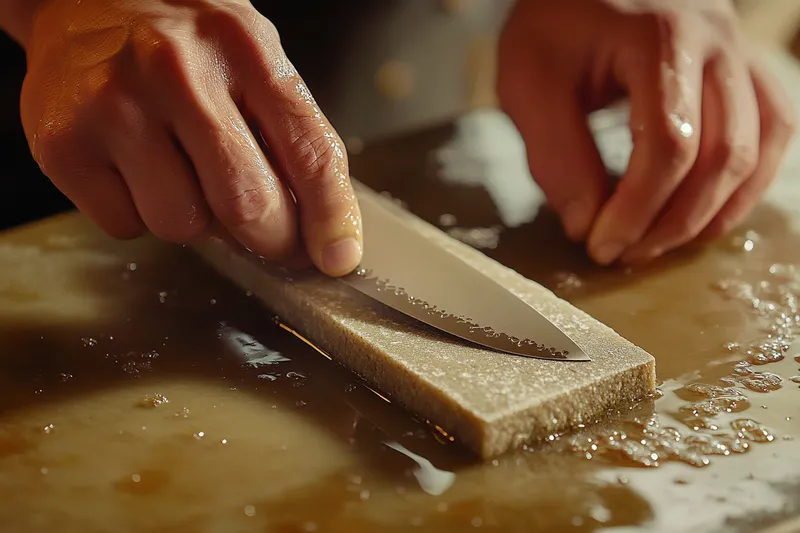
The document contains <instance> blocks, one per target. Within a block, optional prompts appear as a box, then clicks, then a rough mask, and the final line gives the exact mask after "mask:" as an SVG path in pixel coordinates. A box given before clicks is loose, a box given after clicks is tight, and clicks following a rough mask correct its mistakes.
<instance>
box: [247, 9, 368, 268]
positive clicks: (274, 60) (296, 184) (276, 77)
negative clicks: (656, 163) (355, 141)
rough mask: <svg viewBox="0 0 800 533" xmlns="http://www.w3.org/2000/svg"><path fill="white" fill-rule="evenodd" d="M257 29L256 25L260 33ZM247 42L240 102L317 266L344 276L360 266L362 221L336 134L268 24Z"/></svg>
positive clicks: (255, 30)
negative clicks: (292, 202) (292, 201)
mask: <svg viewBox="0 0 800 533" xmlns="http://www.w3.org/2000/svg"><path fill="white" fill-rule="evenodd" d="M256 26H258V25H256ZM250 31H254V32H257V33H259V35H258V38H257V39H242V40H240V41H239V43H238V46H240V47H242V49H243V50H244V52H245V53H243V54H242V53H239V54H232V57H234V58H238V59H234V61H236V60H239V61H243V62H247V63H248V64H244V63H243V64H242V65H241V72H242V73H243V76H244V77H243V79H242V87H241V91H242V99H243V101H244V105H245V107H246V108H247V110H248V112H249V113H252V115H253V118H254V120H255V121H256V122H257V123H258V125H259V128H260V129H261V132H262V135H263V136H264V140H265V141H266V143H267V145H268V147H269V149H270V152H271V156H272V158H273V160H274V162H275V163H276V164H277V166H278V168H279V169H280V171H281V176H282V177H283V178H285V179H286V180H287V182H288V185H289V187H290V189H291V190H292V192H293V194H294V195H295V197H296V199H297V208H298V211H299V215H300V230H301V232H302V235H303V240H304V242H305V245H306V249H307V251H308V255H309V257H310V258H311V260H312V261H313V262H314V264H315V265H316V266H317V267H318V268H319V269H320V270H321V271H323V272H324V273H326V274H328V275H331V276H341V275H345V274H347V273H349V272H351V271H352V270H353V269H355V268H356V267H357V266H358V263H359V262H360V260H361V247H362V235H361V214H360V211H359V208H358V201H357V199H356V196H355V192H354V191H353V187H352V184H351V183H350V176H349V168H348V161H347V155H346V153H345V150H344V148H343V143H342V142H341V140H340V138H339V136H338V134H337V133H336V131H335V130H334V129H333V127H332V126H331V124H330V122H328V119H327V118H326V117H325V115H324V114H323V113H322V111H321V110H320V109H319V106H318V105H317V103H316V101H315V100H314V97H313V96H312V95H311V92H310V91H309V89H308V87H307V86H306V84H305V82H304V81H303V80H302V78H301V77H300V76H299V75H298V74H297V72H296V71H295V70H294V67H293V66H292V64H291V63H290V61H289V59H288V58H287V57H286V55H285V53H284V51H283V49H282V47H281V44H280V42H279V40H278V38H277V34H276V33H275V32H274V29H272V27H271V25H270V24H269V22H268V21H266V20H264V21H263V26H258V27H257V28H255V29H253V28H251V30H250Z"/></svg>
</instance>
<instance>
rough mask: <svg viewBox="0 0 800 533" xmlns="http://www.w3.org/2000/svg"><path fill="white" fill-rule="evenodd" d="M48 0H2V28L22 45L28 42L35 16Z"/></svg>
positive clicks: (0, 1) (0, 13)
mask: <svg viewBox="0 0 800 533" xmlns="http://www.w3.org/2000/svg"><path fill="white" fill-rule="evenodd" d="M45 1H46V0H0V28H2V29H3V31H5V32H6V33H8V34H9V35H10V36H11V37H12V38H14V39H15V40H16V41H17V42H18V43H20V44H21V45H22V46H25V44H26V43H27V42H28V37H29V36H30V32H31V26H32V25H33V17H34V15H35V13H36V10H37V9H39V6H40V5H42V4H43V3H44V2H45Z"/></svg>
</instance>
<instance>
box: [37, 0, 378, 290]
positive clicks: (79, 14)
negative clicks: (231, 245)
mask: <svg viewBox="0 0 800 533" xmlns="http://www.w3.org/2000/svg"><path fill="white" fill-rule="evenodd" d="M26 48H27V57H28V73H27V76H26V79H25V83H24V85H23V91H22V102H21V111H22V121H23V126H24V128H25V133H26V136H27V138H28V142H29V144H30V148H31V151H32V153H33V156H34V158H35V159H36V161H37V162H38V163H39V165H40V167H41V169H42V171H43V172H44V173H45V174H46V175H47V176H48V177H49V178H50V179H51V180H52V181H53V183H54V184H55V185H56V186H57V187H58V188H59V189H60V190H61V191H62V192H63V193H64V194H66V195H67V196H68V197H69V198H70V200H72V202H73V203H74V204H75V205H76V206H77V207H78V208H79V209H80V210H81V211H82V212H83V213H85V214H86V215H87V216H89V217H90V218H91V219H92V220H94V221H95V222H96V223H97V224H98V225H99V226H101V227H102V228H103V229H104V230H106V231H107V232H108V233H109V234H111V235H112V236H114V237H117V238H133V237H136V236H139V235H141V234H142V233H144V232H145V231H147V230H149V231H150V232H152V233H153V234H155V235H156V236H158V237H160V238H163V239H166V240H168V241H172V242H176V243H190V242H193V241H194V240H195V239H198V238H200V237H203V236H206V235H208V234H209V233H210V232H214V231H215V230H214V228H219V229H221V230H222V233H226V234H228V235H229V236H232V237H233V238H234V239H236V240H237V241H238V242H239V243H241V244H242V245H244V246H245V247H247V248H248V249H250V250H252V251H253V252H254V253H256V254H258V255H260V256H262V257H264V258H266V259H267V260H272V261H281V260H287V259H290V258H296V257H297V255H298V254H301V255H302V254H304V253H307V256H308V258H310V259H311V261H313V263H314V264H315V265H316V266H317V267H318V268H319V269H320V270H322V271H323V272H325V273H326V274H329V275H332V276H338V275H344V274H347V273H348V272H350V271H351V270H352V269H354V268H355V267H356V266H357V265H358V262H359V261H360V258H361V243H362V241H361V218H360V213H359V209H358V203H357V200H356V197H355V194H354V192H353V188H352V186H351V183H350V180H349V174H348V164H347V156H346V154H345V151H344V148H343V144H342V142H341V140H340V139H339V137H338V135H337V134H336V132H335V131H334V129H333V128H332V127H331V125H330V123H329V122H328V121H327V119H326V118H325V117H324V115H323V114H322V113H321V112H320V110H319V108H318V107H317V104H316V103H315V101H314V99H313V97H312V96H311V93H310V92H309V90H308V88H307V87H306V85H305V84H304V83H303V80H302V79H301V78H300V76H298V74H297V73H296V71H295V70H294V68H293V67H292V65H291V63H290V62H289V60H288V59H287V57H286V55H285V53H284V51H283V49H282V48H281V44H280V41H279V37H278V34H277V33H276V31H275V28H274V27H273V25H272V24H271V23H270V22H269V21H268V20H266V19H265V18H264V17H262V16H261V15H260V14H259V13H258V12H257V11H256V10H255V8H253V7H252V6H251V5H250V3H249V2H247V1H246V0H218V1H211V0H192V1H191V2H178V1H174V0H82V1H81V2H75V0H50V1H49V2H45V3H43V4H42V7H41V8H40V9H39V10H38V12H37V14H36V16H35V18H34V21H33V26H32V32H31V35H30V38H29V39H28V40H27V43H26ZM262 139H263V141H264V144H265V145H266V146H268V147H269V154H268V155H267V154H265V153H264V151H262V149H261V148H260V147H259V142H260V140H262ZM295 198H296V200H295ZM216 232H217V233H219V231H216Z"/></svg>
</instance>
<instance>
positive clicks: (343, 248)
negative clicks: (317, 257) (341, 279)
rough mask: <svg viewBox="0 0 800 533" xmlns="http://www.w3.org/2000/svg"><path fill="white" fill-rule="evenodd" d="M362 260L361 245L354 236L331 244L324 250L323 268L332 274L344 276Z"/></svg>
mask: <svg viewBox="0 0 800 533" xmlns="http://www.w3.org/2000/svg"><path fill="white" fill-rule="evenodd" d="M360 261H361V245H360V244H359V243H358V241H357V240H355V239H353V238H352V237H350V238H347V239H342V240H341V241H337V242H335V243H333V244H329V245H328V246H326V247H325V249H323V250H322V269H323V270H324V271H325V273H326V274H328V275H330V276H344V275H345V274H349V273H350V272H352V270H353V269H354V268H356V267H357V266H358V263H359V262H360Z"/></svg>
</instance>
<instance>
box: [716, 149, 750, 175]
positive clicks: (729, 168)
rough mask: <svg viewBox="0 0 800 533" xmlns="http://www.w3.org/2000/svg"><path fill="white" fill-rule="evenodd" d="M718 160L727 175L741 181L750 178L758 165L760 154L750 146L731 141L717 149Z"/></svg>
mask: <svg viewBox="0 0 800 533" xmlns="http://www.w3.org/2000/svg"><path fill="white" fill-rule="evenodd" d="M717 158H718V160H719V161H720V162H721V163H722V165H723V168H724V169H725V174H727V175H728V176H731V177H733V178H735V179H736V181H741V180H742V179H744V178H746V177H748V176H750V175H751V174H752V173H753V172H754V171H755V169H756V166H757V165H758V153H757V152H756V150H755V148H754V147H753V146H750V145H741V144H737V143H735V142H732V141H730V140H728V141H725V142H723V143H722V144H721V145H720V146H719V147H718V148H717Z"/></svg>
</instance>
